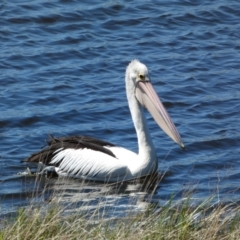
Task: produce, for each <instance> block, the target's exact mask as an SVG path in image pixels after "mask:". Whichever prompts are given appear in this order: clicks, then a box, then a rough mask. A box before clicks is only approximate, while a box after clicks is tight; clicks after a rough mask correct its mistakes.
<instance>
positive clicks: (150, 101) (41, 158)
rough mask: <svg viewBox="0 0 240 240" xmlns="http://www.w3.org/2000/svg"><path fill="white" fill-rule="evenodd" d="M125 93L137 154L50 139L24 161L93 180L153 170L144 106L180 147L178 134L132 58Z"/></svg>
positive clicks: (77, 139) (87, 140)
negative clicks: (136, 140) (135, 135)
mask: <svg viewBox="0 0 240 240" xmlns="http://www.w3.org/2000/svg"><path fill="white" fill-rule="evenodd" d="M125 83H126V93H127V99H128V104H129V109H130V112H131V116H132V120H133V123H134V127H135V129H136V134H137V139H138V149H139V151H138V153H134V152H132V151H130V150H128V149H125V148H122V147H119V146H116V145H114V144H112V143H109V142H106V141H103V140H99V139H96V138H92V137H86V136H73V137H62V138H54V137H52V136H50V140H49V142H48V146H47V147H46V148H44V149H43V150H41V151H40V152H38V153H34V154H33V155H31V156H30V157H29V158H27V159H26V160H25V161H27V162H41V163H42V164H43V165H44V166H46V168H45V170H49V169H51V170H54V171H55V172H56V173H57V174H58V175H59V176H68V177H73V178H80V179H86V180H93V181H102V182H119V181H128V180H132V179H136V178H140V177H143V176H147V175H149V174H153V173H156V171H157V169H158V160H157V156H156V151H155V148H154V145H153V142H152V139H151V136H150V133H149V130H148V127H147V123H146V118H145V116H144V109H143V108H147V109H148V111H149V112H150V113H151V115H152V116H153V118H154V120H155V121H156V123H157V124H158V125H159V126H160V127H161V128H162V130H163V131H164V132H165V133H166V134H167V135H168V136H169V137H170V138H172V140H173V141H175V142H176V143H177V144H179V145H180V146H181V147H182V148H184V145H183V143H182V140H181V137H180V135H179V133H178V131H177V129H176V127H175V125H174V123H173V122H172V120H171V118H170V116H169V115H168V113H167V111H166V109H165V108H164V106H163V104H162V103H161V100H160V99H159V97H158V95H157V93H156V92H155V90H154V88H153V86H152V84H151V81H150V77H149V72H148V69H147V67H146V66H145V65H144V64H142V63H141V62H139V61H138V60H133V61H131V62H130V64H129V65H128V66H127V69H126V74H125Z"/></svg>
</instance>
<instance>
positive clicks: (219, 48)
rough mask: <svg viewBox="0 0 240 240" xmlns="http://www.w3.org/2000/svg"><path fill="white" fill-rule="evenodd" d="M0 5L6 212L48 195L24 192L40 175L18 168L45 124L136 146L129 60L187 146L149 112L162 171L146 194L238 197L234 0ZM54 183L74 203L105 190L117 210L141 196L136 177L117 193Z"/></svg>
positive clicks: (0, 172)
mask: <svg viewBox="0 0 240 240" xmlns="http://www.w3.org/2000/svg"><path fill="white" fill-rule="evenodd" d="M0 14H1V18H0V26H1V27H0V40H1V45H0V52H1V54H0V82H1V91H0V94H1V95H0V96H1V102H0V113H1V114H0V146H1V148H0V155H1V159H0V182H1V183H0V198H1V212H2V214H7V213H10V212H14V211H16V209H17V208H18V207H19V206H25V205H27V204H29V202H32V201H37V202H40V204H41V203H44V204H45V200H46V199H39V200H36V199H35V198H32V196H33V194H32V192H33V190H34V189H35V191H36V187H37V188H38V189H39V191H40V192H41V189H42V188H44V184H43V186H42V185H41V183H39V182H36V183H35V179H34V178H26V177H23V176H19V175H18V174H17V173H18V172H22V171H25V170H26V167H27V166H29V165H27V164H24V163H21V162H20V161H21V160H23V159H25V158H26V157H28V156H29V155H30V154H32V153H33V152H35V151H37V150H38V149H40V148H41V147H43V146H44V143H45V140H46V139H47V138H48V136H47V134H48V133H51V134H53V135H54V136H65V135H80V134H86V135H92V136H95V137H98V138H102V139H105V140H107V141H111V142H113V143H115V144H118V145H121V146H123V147H127V148H129V149H131V150H133V151H137V144H136V136H135V131H134V128H133V124H132V121H131V118H130V114H129V110H128V106H127V101H126V97H125V86H124V73H125V68H126V66H127V64H128V63H129V61H130V60H131V59H133V58H138V59H139V60H141V61H142V62H144V63H145V64H146V65H147V66H148V68H149V70H150V74H151V78H152V82H153V85H154V86H155V89H156V91H157V92H158V94H159V96H160V97H161V99H162V101H163V102H164V105H165V106H166V108H167V110H168V112H169V113H170V115H171V117H172V119H173V121H174V122H175V124H176V126H177V128H178V130H179V132H180V133H181V136H182V138H183V142H184V144H185V145H186V150H185V151H182V150H181V149H180V148H179V147H178V146H177V145H176V144H174V143H173V142H172V141H171V140H170V139H169V138H168V137H167V136H165V134H163V133H162V131H161V130H160V129H159V128H158V126H157V124H156V123H155V122H154V121H153V120H152V118H151V117H150V115H149V114H147V118H148V124H149V128H150V131H151V135H152V138H153V141H154V144H155V147H156V150H157V155H158V159H159V171H161V172H165V173H166V176H165V177H164V178H163V180H162V181H161V182H160V183H159V185H158V186H157V188H156V189H155V192H154V194H153V200H152V201H155V202H159V203H160V204H161V203H162V202H164V201H166V200H168V199H169V197H170V196H172V195H173V194H174V199H176V200H177V199H180V198H182V196H184V195H185V194H186V192H187V191H188V189H193V195H192V197H193V198H194V199H205V198H207V197H209V196H212V195H215V196H216V198H217V199H216V201H220V202H226V201H238V200H239V197H240V191H239V176H240V160H239V153H240V150H239V147H238V145H239V144H238V143H239V140H240V134H239V131H238V130H237V129H238V127H239V119H240V111H239V107H240V101H239V98H240V80H239V73H240V70H239V69H240V68H239V66H240V40H239V39H240V3H239V1H237V0H235V1H234V0H229V1H224V0H219V1H210V0H208V1H204V2H203V1H187V0H185V1H137V2H136V1H105V2H102V1H95V2H93V1H91V4H90V3H89V1H85V2H84V1H64V0H62V1H57V0H53V1H46V0H36V1H34V2H29V1H14V2H13V1H12V2H11V3H9V2H8V1H3V2H2V3H1V4H0ZM31 168H33V169H34V167H33V166H31ZM51 181H52V183H51V184H52V185H51V186H54V187H53V188H55V189H57V191H58V190H59V189H61V188H66V189H68V191H69V194H66V195H64V197H63V200H62V201H63V202H64V201H65V202H69V201H70V202H71V201H75V202H76V203H78V205H77V206H78V207H80V206H81V203H82V201H85V202H88V203H89V205H91V206H92V209H94V206H96V205H97V203H98V202H99V199H101V200H104V201H105V204H106V206H109V209H111V208H112V207H115V210H114V214H116V215H118V214H119V215H121V214H122V213H123V212H124V211H125V210H126V211H127V210H128V209H129V208H131V209H134V210H136V211H140V210H141V209H143V208H144V207H145V204H146V200H145V201H141V198H142V197H143V196H145V194H146V192H144V191H143V190H142V189H141V186H139V185H135V184H129V185H128V186H125V188H123V190H122V191H121V193H119V192H118V193H117V192H116V191H114V190H113V189H114V188H112V186H108V187H107V186H106V187H103V186H102V185H100V184H93V183H88V184H82V183H79V182H75V181H71V180H69V182H67V183H66V182H65V184H66V185H67V187H63V186H62V184H61V182H60V183H59V182H58V181H57V180H54V179H52V180H51ZM78 184H79V185H78ZM71 190H72V191H71ZM57 191H56V192H57ZM139 196H141V197H140V198H138V197H139ZM147 196H148V195H147ZM46 198H47V197H46ZM133 199H134V200H133ZM139 199H140V200H139Z"/></svg>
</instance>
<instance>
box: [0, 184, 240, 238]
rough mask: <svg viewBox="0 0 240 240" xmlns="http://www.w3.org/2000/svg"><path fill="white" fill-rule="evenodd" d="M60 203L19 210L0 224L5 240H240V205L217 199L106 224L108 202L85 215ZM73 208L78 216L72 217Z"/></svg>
mask: <svg viewBox="0 0 240 240" xmlns="http://www.w3.org/2000/svg"><path fill="white" fill-rule="evenodd" d="M77 184H78V183H77ZM71 186H73V184H72V183H71ZM60 187H61V188H62V185H60ZM77 187H78V188H79V185H77ZM103 188H104V186H103ZM55 193H56V192H55ZM56 195H57V194H55V196H56ZM60 198H61V197H60V196H59V195H58V198H57V199H56V198H55V200H52V201H51V202H50V203H47V205H46V206H41V207H36V206H35V205H31V204H30V205H29V207H27V208H24V209H19V211H18V213H17V214H16V216H13V217H11V218H6V219H2V220H0V226H1V228H0V240H8V239H9V240H10V239H11V240H14V239H17V240H24V239H25V240H30V239H31V240H35V239H36V240H41V239H44V240H45V239H58V240H59V239H64V240H65V239H81V240H84V239H121V240H125V239H131V240H141V239H146V240H155V239H158V240H161V239H170V240H173V239H174V240H175V239H182V240H185V239H187V240H191V239H203V240H206V239H208V240H213V239H214V240H220V239H228V240H231V239H240V215H239V213H240V206H238V205H236V204H227V205H219V204H218V205H217V204H213V203H212V202H213V198H210V199H206V200H205V201H204V202H202V203H199V204H198V205H197V206H192V203H190V198H185V199H182V200H181V201H179V202H177V203H176V202H173V201H171V199H170V200H169V202H168V203H167V204H165V205H164V206H162V207H159V206H157V205H154V204H150V205H149V207H148V208H147V209H146V210H145V211H144V212H142V213H139V214H135V213H134V214H133V213H132V212H131V211H130V212H129V214H128V215H127V216H125V217H122V218H120V219H106V218H105V217H104V215H103V214H100V208H102V206H103V205H104V203H103V202H99V206H96V210H95V211H90V212H86V211H85V210H83V208H84V207H86V206H82V207H76V206H69V205H71V204H72V205H74V204H75V203H69V205H68V206H66V205H65V206H63V204H61V201H60V200H59V199H60ZM53 199H54V198H53ZM71 207H73V208H74V209H75V211H72V212H71V213H70V214H69V212H68V210H69V208H71ZM85 209H86V208H85Z"/></svg>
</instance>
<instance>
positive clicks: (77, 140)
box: [24, 135, 115, 165]
mask: <svg viewBox="0 0 240 240" xmlns="http://www.w3.org/2000/svg"><path fill="white" fill-rule="evenodd" d="M49 137H50V138H49V140H48V141H47V143H48V146H47V147H45V148H43V149H42V150H41V151H39V152H37V153H34V154H32V155H31V156H30V157H28V158H27V159H25V160H24V161H26V162H42V163H44V164H45V165H49V164H50V162H51V160H52V158H53V157H54V156H55V155H56V153H57V152H58V150H59V149H61V150H63V149H68V148H70V149H85V148H88V149H92V150H95V151H98V152H103V153H105V154H107V155H109V156H112V157H115V155H114V154H113V152H112V151H111V150H110V149H108V148H106V146H110V147H113V146H115V145H114V144H112V143H109V142H106V141H102V140H99V139H97V138H92V137H87V136H72V137H61V138H54V137H53V136H52V135H49Z"/></svg>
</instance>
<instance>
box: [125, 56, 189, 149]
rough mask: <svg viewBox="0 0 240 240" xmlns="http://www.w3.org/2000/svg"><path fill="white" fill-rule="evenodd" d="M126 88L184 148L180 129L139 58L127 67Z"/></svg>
mask: <svg viewBox="0 0 240 240" xmlns="http://www.w3.org/2000/svg"><path fill="white" fill-rule="evenodd" d="M126 88H127V89H128V91H127V97H128V99H130V98H131V97H133V96H134V98H135V99H136V100H137V102H138V104H140V105H141V106H142V107H144V108H146V109H148V111H149V112H150V113H151V115H152V117H153V118H154V120H155V121H156V123H157V124H158V125H159V127H160V128H162V130H163V131H164V132H165V133H166V134H167V135H168V136H169V137H170V138H171V139H172V140H173V141H174V142H176V143H177V144H178V145H179V146H180V147H181V148H183V149H184V148H185V146H184V144H183V143H182V140H181V137H180V134H179V133H178V130H177V129H176V127H175V125H174V123H173V121H172V120H171V118H170V116H169V114H168V112H167V111H166V109H165V107H164V106H163V104H162V102H161V100H160V98H159V97H158V95H157V93H156V91H155V90H154V88H153V86H152V83H151V80H150V76H149V71H148V69H147V67H146V66H145V65H144V64H143V63H141V62H139V61H138V60H133V61H131V63H130V64H129V65H128V67H127V70H126Z"/></svg>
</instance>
